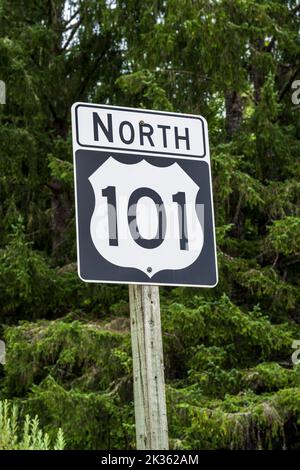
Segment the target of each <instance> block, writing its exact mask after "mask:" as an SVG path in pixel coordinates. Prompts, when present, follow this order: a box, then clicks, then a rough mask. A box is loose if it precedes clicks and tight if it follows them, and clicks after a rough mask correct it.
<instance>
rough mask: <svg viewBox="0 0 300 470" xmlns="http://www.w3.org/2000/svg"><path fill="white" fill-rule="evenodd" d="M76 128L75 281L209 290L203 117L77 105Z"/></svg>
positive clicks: (211, 251)
mask: <svg viewBox="0 0 300 470" xmlns="http://www.w3.org/2000/svg"><path fill="white" fill-rule="evenodd" d="M72 126H73V150H74V168H75V192H76V221H77V250H78V272H79V276H80V278H81V279H82V280H83V281H87V282H115V283H126V284H130V283H134V284H154V285H188V286H199V287H214V286H215V285H216V284H217V263H216V244H215V233H214V217H213V201H212V187H211V170H210V157H209V145H208V132H207V124H206V121H205V119H203V118H202V117H200V116H193V115H184V114H177V113H165V112H159V111H149V110H141V109H133V108H121V107H115V106H106V105H94V104H86V103H75V104H74V105H73V107H72Z"/></svg>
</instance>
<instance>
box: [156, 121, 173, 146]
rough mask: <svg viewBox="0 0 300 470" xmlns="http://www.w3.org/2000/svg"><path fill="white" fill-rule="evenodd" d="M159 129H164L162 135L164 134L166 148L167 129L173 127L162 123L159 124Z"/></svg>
mask: <svg viewBox="0 0 300 470" xmlns="http://www.w3.org/2000/svg"><path fill="white" fill-rule="evenodd" d="M157 127H158V129H162V135H163V144H164V147H165V148H166V147H167V146H168V143H167V129H171V127H170V126H163V125H162V124H158V125H157Z"/></svg>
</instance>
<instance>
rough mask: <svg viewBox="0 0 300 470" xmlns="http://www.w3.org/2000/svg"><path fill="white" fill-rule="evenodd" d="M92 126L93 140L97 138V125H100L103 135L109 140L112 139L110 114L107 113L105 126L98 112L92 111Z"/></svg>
mask: <svg viewBox="0 0 300 470" xmlns="http://www.w3.org/2000/svg"><path fill="white" fill-rule="evenodd" d="M93 126H94V140H99V132H98V129H99V126H100V127H101V129H102V131H103V133H104V134H105V137H106V138H107V140H108V141H109V142H112V141H113V127H112V115H111V114H107V128H106V127H105V125H104V124H103V122H102V120H101V118H100V116H99V114H97V113H93Z"/></svg>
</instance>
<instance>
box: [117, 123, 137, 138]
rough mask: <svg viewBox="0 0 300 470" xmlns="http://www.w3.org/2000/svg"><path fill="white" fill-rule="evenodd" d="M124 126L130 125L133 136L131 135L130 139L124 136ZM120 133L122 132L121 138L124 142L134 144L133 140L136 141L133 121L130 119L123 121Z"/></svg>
mask: <svg viewBox="0 0 300 470" xmlns="http://www.w3.org/2000/svg"><path fill="white" fill-rule="evenodd" d="M124 126H128V127H129V129H130V132H131V136H130V137H129V139H128V140H126V139H125V137H124V133H123V129H124ZM119 134H120V139H121V140H122V142H123V143H124V144H132V142H133V141H134V128H133V125H132V124H131V122H129V121H123V122H121V124H120V127H119Z"/></svg>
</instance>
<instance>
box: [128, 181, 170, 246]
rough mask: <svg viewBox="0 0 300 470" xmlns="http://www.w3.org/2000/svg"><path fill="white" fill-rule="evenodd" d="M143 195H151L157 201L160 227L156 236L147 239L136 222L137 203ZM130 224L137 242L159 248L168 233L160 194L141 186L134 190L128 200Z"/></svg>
mask: <svg viewBox="0 0 300 470" xmlns="http://www.w3.org/2000/svg"><path fill="white" fill-rule="evenodd" d="M142 197H149V198H150V199H152V201H153V202H154V203H155V206H156V210H157V217H158V229H157V233H156V235H155V237H154V238H152V239H145V238H143V237H142V236H141V234H140V232H139V228H138V226H137V222H136V208H137V203H138V201H139V200H140V199H141V198H142ZM128 224H129V229H130V233H131V236H132V238H133V240H134V241H135V243H137V244H138V245H139V246H141V247H143V248H148V249H151V248H157V247H158V246H159V245H161V244H162V242H163V241H164V238H165V235H166V224H167V220H166V211H165V206H164V203H163V201H162V199H161V197H160V195H159V194H158V193H157V192H156V191H154V190H153V189H150V188H139V189H136V190H135V191H133V193H132V194H131V196H130V198H129V202H128Z"/></svg>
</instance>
